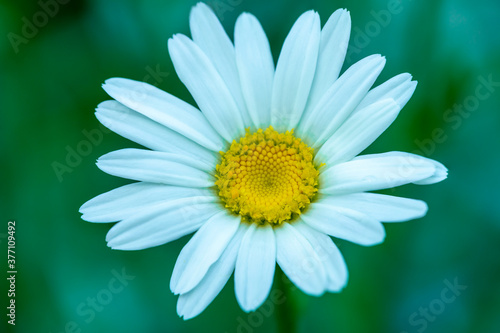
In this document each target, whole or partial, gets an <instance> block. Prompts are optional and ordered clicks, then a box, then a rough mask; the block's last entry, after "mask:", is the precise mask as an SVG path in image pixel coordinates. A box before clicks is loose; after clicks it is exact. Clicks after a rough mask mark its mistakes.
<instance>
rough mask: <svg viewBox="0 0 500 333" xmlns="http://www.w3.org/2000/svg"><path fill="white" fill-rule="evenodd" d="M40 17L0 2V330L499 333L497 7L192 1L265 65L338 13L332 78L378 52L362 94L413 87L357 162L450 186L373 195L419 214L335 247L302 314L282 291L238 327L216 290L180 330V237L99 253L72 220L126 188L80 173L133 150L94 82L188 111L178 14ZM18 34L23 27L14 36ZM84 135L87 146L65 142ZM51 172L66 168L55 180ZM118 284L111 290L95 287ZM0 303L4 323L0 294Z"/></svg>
mask: <svg viewBox="0 0 500 333" xmlns="http://www.w3.org/2000/svg"><path fill="white" fill-rule="evenodd" d="M63 2H64V4H63ZM47 3H54V1H49V0H45V1H44V0H42V1H41V2H37V1H16V2H14V1H7V0H2V1H1V2H0V27H1V31H2V32H1V34H2V36H3V37H2V43H1V47H0V64H1V66H2V67H1V71H0V88H1V89H0V106H1V112H0V129H1V130H0V135H1V141H0V153H1V156H2V163H1V164H0V171H1V177H2V187H1V188H2V190H1V197H0V212H1V229H0V242H1V243H0V247H1V249H2V250H1V251H2V252H3V253H5V255H4V254H2V255H0V257H1V258H3V259H2V260H1V261H2V263H1V267H2V274H4V275H3V276H5V272H6V270H7V268H6V265H7V262H6V252H7V239H6V237H7V221H9V220H15V221H16V222H17V229H16V231H17V233H16V239H17V246H16V249H17V253H16V255H17V258H16V260H17V270H18V274H17V285H16V305H17V307H16V309H17V318H16V326H15V329H14V330H13V327H11V326H10V325H7V323H6V316H5V314H4V313H2V317H1V318H2V320H1V324H0V331H2V332H4V331H9V330H10V331H15V332H53V333H56V332H57V333H59V332H105V331H108V332H200V331H208V332H222V333H223V332H246V333H250V332H274V331H276V330H277V329H278V327H279V320H283V318H286V316H287V315H289V316H290V317H293V321H294V322H295V323H296V326H297V331H298V332H336V333H343V332H384V333H386V332H397V333H402V332H407V333H413V332H429V333H431V332H456V333H462V332H481V333H483V332H484V333H496V332H500V203H499V198H500V196H499V194H498V193H499V191H498V189H499V188H500V177H499V165H500V154H499V151H500V150H499V148H500V113H499V106H500V103H499V102H500V62H499V56H500V18H499V15H500V2H498V1H496V0H495V1H493V0H490V1H489V0H476V1H466V0H447V1H411V0H401V1H398V0H371V1H369V0H365V1H354V2H353V1H347V0H342V1H341V0H338V1H334V0H329V1H327V0H323V1H320V0H318V1H296V0H294V1H285V0H277V1H269V0H268V1H264V0H252V1H250V0H213V1H210V2H209V4H210V5H211V6H212V7H213V8H215V10H216V12H217V14H218V16H219V18H220V19H221V20H222V23H223V25H224V26H225V27H226V30H227V31H228V32H229V34H230V36H232V32H233V27H234V22H235V20H236V17H237V16H238V15H239V14H240V13H241V12H243V11H248V12H251V13H253V14H255V15H256V16H257V17H258V18H259V20H260V21H261V23H262V25H263V27H264V29H265V30H266V32H267V34H268V36H269V39H270V42H271V46H272V51H273V54H274V56H275V59H276V58H277V56H278V54H279V51H280V48H281V45H282V42H283V40H284V38H285V36H286V35H287V33H288V31H289V29H290V27H291V26H292V24H293V22H294V21H295V19H296V18H297V17H298V16H299V15H300V14H301V13H302V12H304V11H305V10H308V9H311V8H312V9H315V10H317V11H318V12H319V13H320V15H321V18H322V22H323V23H324V22H325V21H326V20H327V18H328V16H329V15H330V14H331V13H332V12H333V11H334V10H336V9H337V8H341V7H344V8H348V9H349V10H350V12H351V17H352V21H353V31H352V34H351V45H350V51H349V53H348V57H347V58H348V59H347V61H346V64H345V66H344V69H345V68H346V67H347V66H348V65H350V64H352V63H353V62H355V61H357V60H359V59H361V58H363V57H365V56H367V55H370V54H372V53H381V54H383V55H385V56H386V57H387V65H386V67H385V69H384V71H383V73H382V75H381V76H380V78H379V80H378V81H377V84H378V83H380V82H383V81H384V80H386V79H388V78H390V77H392V76H394V75H396V74H398V73H402V72H409V73H411V74H412V75H413V76H414V78H415V79H416V80H418V81H419V85H418V87H417V90H416V93H415V94H414V95H413V98H412V99H411V101H410V102H409V103H408V105H407V106H406V107H405V108H404V110H403V112H402V113H401V115H400V116H399V118H398V119H397V120H396V122H395V123H394V124H393V126H392V127H391V128H390V129H389V130H388V131H387V132H386V133H384V134H383V135H382V136H381V137H380V138H379V139H378V140H377V141H376V142H375V143H374V144H373V145H372V146H371V147H370V148H369V149H368V151H369V152H384V151H390V150H401V151H410V152H417V153H420V154H421V155H425V156H428V157H431V158H434V159H437V160H439V161H441V162H443V163H444V164H445V165H446V166H447V167H448V168H449V170H450V175H449V178H448V180H446V181H445V182H442V183H440V184H437V185H433V186H422V187H420V186H417V185H407V186H404V187H401V188H397V189H394V190H390V191H386V193H390V194H394V195H399V196H407V197H412V198H419V199H422V200H425V201H426V202H428V204H429V208H430V209H429V213H428V214H427V216H425V217H424V218H422V219H420V220H416V221H413V222H409V223H406V224H390V225H386V230H387V238H386V241H385V242H384V243H383V244H381V245H378V246H375V247H372V248H365V247H362V246H358V245H354V244H350V243H347V242H340V241H339V242H338V245H339V247H340V248H341V251H342V252H343V254H344V256H345V259H346V262H347V265H348V268H349V273H350V278H349V283H348V285H347V287H346V289H345V290H344V291H343V292H342V293H340V294H326V295H324V296H322V297H320V298H315V297H309V296H306V295H304V294H302V293H301V292H298V291H294V290H291V291H289V293H288V294H287V296H286V297H287V302H288V303H287V304H289V305H291V310H290V309H288V310H287V309H286V308H285V309H278V308H275V307H278V305H277V304H274V303H272V302H267V303H266V307H265V308H262V309H260V310H258V311H257V312H256V313H255V314H253V315H249V314H246V313H244V312H242V311H241V310H240V308H239V307H238V305H237V303H236V300H235V297H234V291H233V282H232V280H230V282H229V283H228V285H227V286H226V287H225V288H224V290H223V291H222V292H221V294H220V295H219V296H218V297H217V299H216V300H215V301H214V302H213V303H212V305H210V306H209V307H208V309H207V310H206V311H205V312H203V313H202V314H201V315H200V316H199V317H197V318H195V319H193V320H190V321H187V322H185V321H183V320H182V319H180V318H179V317H178V316H177V314H176V310H175V305H176V299H177V297H176V296H174V295H172V294H171V292H170V290H169V279H170V275H171V272H172V269H173V266H174V263H175V260H176V257H177V254H178V253H179V251H180V249H181V248H182V246H183V245H184V244H185V243H186V241H187V239H188V237H185V238H182V239H180V240H178V241H175V242H173V243H170V244H167V245H163V246H160V247H157V248H153V249H148V250H144V251H137V252H121V251H114V250H111V249H109V248H107V247H106V243H105V240H104V237H105V234H106V232H107V230H108V229H109V227H110V225H109V224H90V223H86V222H84V221H82V220H81V219H80V214H79V213H78V208H79V207H80V205H81V204H82V203H84V202H85V201H87V200H88V199H90V198H92V197H94V196H96V195H97V194H100V193H102V192H105V191H108V190H110V189H113V188H115V187H117V186H120V185H123V184H126V183H128V181H127V180H123V179H119V178H116V177H112V176H109V175H106V174H104V173H103V172H101V171H99V170H98V169H97V167H96V166H95V160H96V159H97V158H98V157H99V156H101V155H103V154H105V153H107V152H110V151H112V150H116V149H120V148H125V147H136V146H137V145H135V144H133V143H131V142H128V141H127V140H126V139H123V138H121V137H119V136H118V135H116V134H113V133H109V132H104V131H103V130H102V127H100V125H99V123H98V121H97V120H96V118H95V117H94V115H93V109H94V108H95V107H96V106H97V104H98V103H99V102H101V101H103V100H106V99H108V96H106V94H105V92H104V91H103V90H102V89H101V87H100V85H101V83H102V82H103V81H104V80H105V79H107V78H109V77H126V78H132V79H136V80H146V81H148V82H150V83H154V84H155V85H157V86H158V87H160V88H161V89H164V90H167V91H169V92H171V93H173V94H174V95H176V96H178V97H180V98H182V99H185V100H187V101H189V102H193V100H192V98H191V97H190V96H189V94H188V92H187V90H186V89H185V88H184V87H183V86H182V84H181V83H180V81H179V80H178V78H177V76H176V74H175V71H174V69H173V66H172V63H171V61H170V58H169V56H168V52H167V47H166V45H167V40H168V38H169V37H170V36H172V35H173V34H175V33H184V34H189V31H188V17H189V10H190V8H191V6H192V5H194V4H195V1H180V0H176V1H159V0H157V1H155V0H149V1H132V0H127V1H124V0H111V1H110V0H106V1H105V0H93V1H92V0H87V1H83V0H69V1H68V0H59V2H57V3H58V8H55V7H50V6H49V7H47V6H48V5H46V4H47ZM44 7H45V8H46V9H43V8H44ZM47 8H48V9H47ZM51 8H52V9H51ZM56 9H57V10H56ZM44 11H45V12H46V11H49V12H53V14H54V15H53V17H48V16H47V15H46V14H45V15H44V14H43V12H44ZM40 13H42V14H40ZM384 14H385V15H384ZM44 17H45V18H47V17H48V19H47V20H44ZM26 21H29V22H32V23H33V22H35V23H37V25H39V27H36V26H35V27H34V28H35V29H31V30H29V28H26V27H25V26H26V24H27V23H26ZM23 29H24V31H23ZM23 34H24V35H23ZM16 36H17V37H16ZM27 37H29V38H27ZM154 73H156V74H154ZM488 81H490V83H488ZM485 82H486V83H485ZM85 133H94V134H95V135H96V138H98V140H97V139H96V141H95V142H94V143H92V144H91V145H90V146H89V145H88V144H87V145H86V144H85V143H82V142H85V141H87V137H86V134H85ZM96 133H100V135H101V136H102V139H99V135H98V134H96ZM85 148H87V151H86V153H85V155H86V156H81V160H78V159H77V160H73V161H72V162H71V166H70V165H68V162H67V161H66V158H67V155H68V150H76V149H84V150H85ZM55 162H56V164H54V163H55ZM57 163H60V165H66V166H67V167H68V168H67V169H65V172H63V173H62V174H61V173H60V174H59V176H58V175H57V173H56V171H55V170H54V167H55V165H58V166H59V167H60V165H59V164H57ZM124 272H125V273H126V275H127V276H129V277H128V279H125V280H124V281H123V282H122V283H121V284H120V283H116V284H114V285H110V282H113V281H115V280H113V278H114V276H115V275H116V274H118V275H120V274H122V273H124ZM454 283H458V284H459V285H461V286H465V287H466V288H465V287H461V288H462V289H461V290H456V291H455V295H454V294H453V293H450V292H449V291H447V290H448V289H447V288H449V287H448V285H449V284H452V285H453V284H454ZM275 286H276V288H278V289H280V288H281V289H282V288H284V287H283V286H282V285H280V284H278V283H277V281H275ZM0 288H1V290H0V294H1V295H2V296H1V299H2V304H1V308H2V309H4V310H2V311H3V312H5V313H6V312H7V310H5V309H6V306H7V302H8V298H7V295H6V294H7V289H8V284H7V280H6V279H5V278H2V281H1V282H0ZM464 288H465V289H464ZM281 289H280V290H281ZM111 291H112V292H111ZM452 296H455V297H452ZM96 297H100V300H101V303H99V304H97V307H96V310H92V307H91V306H90V305H89V304H88V302H89V299H92V298H96ZM450 298H452V299H450ZM426 309H427V310H426ZM288 311H290V312H288ZM425 311H427V314H425ZM279 318H281V319H279Z"/></svg>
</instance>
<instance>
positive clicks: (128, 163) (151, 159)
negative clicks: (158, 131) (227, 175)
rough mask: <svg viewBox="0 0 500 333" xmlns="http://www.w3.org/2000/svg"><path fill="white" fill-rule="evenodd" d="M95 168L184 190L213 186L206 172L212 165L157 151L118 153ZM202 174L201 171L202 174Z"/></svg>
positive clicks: (211, 179)
mask: <svg viewBox="0 0 500 333" xmlns="http://www.w3.org/2000/svg"><path fill="white" fill-rule="evenodd" d="M97 166H98V167H99V169H101V170H102V171H104V172H106V173H109V174H110V175H113V176H118V177H122V178H128V179H133V180H139V181H143V182H152V183H161V184H168V185H177V186H186V187H211V186H214V179H213V176H212V175H210V174H209V173H207V172H209V170H211V169H214V168H215V165H212V166H210V165H208V164H206V163H205V162H203V161H196V160H195V159H193V158H191V157H189V156H182V155H177V154H171V153H164V152H159V151H148V150H141V149H133V148H128V149H121V150H117V151H113V152H111V153H108V154H106V155H103V156H101V157H100V158H99V159H98V160H97ZM203 170H204V171H203Z"/></svg>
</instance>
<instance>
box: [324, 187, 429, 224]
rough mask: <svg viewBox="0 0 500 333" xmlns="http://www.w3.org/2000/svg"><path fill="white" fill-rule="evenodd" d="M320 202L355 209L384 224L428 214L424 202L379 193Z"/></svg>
mask: <svg viewBox="0 0 500 333" xmlns="http://www.w3.org/2000/svg"><path fill="white" fill-rule="evenodd" d="M318 202H320V203H325V204H328V205H330V206H337V207H345V208H349V209H353V210H356V211H358V212H361V213H363V214H366V215H368V216H371V217H373V218H374V219H376V220H378V221H382V222H403V221H408V220H413V219H418V218H420V217H422V216H424V215H425V214H426V213H427V204H426V203H425V202H424V201H421V200H415V199H408V198H400V197H394V196H392V195H385V194H377V193H353V194H346V195H340V196H327V197H325V198H322V199H321V201H319V200H318Z"/></svg>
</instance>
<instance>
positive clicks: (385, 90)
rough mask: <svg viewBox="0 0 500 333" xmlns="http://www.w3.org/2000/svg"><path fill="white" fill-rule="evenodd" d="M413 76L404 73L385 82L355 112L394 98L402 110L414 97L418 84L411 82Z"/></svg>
mask: <svg viewBox="0 0 500 333" xmlns="http://www.w3.org/2000/svg"><path fill="white" fill-rule="evenodd" d="M411 78H412V77H411V75H410V74H408V73H403V74H399V75H396V76H395V77H393V78H391V79H389V80H387V81H385V82H384V83H382V84H381V85H379V86H377V87H375V88H373V89H372V90H370V91H369V92H368V94H366V96H365V98H363V100H362V101H361V103H359V105H358V107H357V109H356V110H355V111H354V112H357V111H359V110H361V109H362V108H364V107H366V106H368V105H370V104H373V103H376V102H377V101H381V100H384V99H387V98H392V99H393V100H395V101H396V103H398V105H399V106H400V108H401V109H402V108H403V107H404V106H405V105H406V103H407V102H408V100H409V99H410V98H411V96H412V95H413V92H414V91H415V88H416V87H417V82H416V81H412V80H411Z"/></svg>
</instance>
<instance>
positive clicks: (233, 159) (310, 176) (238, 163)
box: [215, 126, 319, 225]
mask: <svg viewBox="0 0 500 333" xmlns="http://www.w3.org/2000/svg"><path fill="white" fill-rule="evenodd" d="M221 155H222V161H221V163H220V164H219V165H217V167H216V178H217V181H216V182H215V184H216V185H217V187H218V190H219V196H220V198H221V199H222V201H223V202H224V204H225V206H226V208H228V209H229V210H231V211H232V212H234V213H236V214H240V215H241V216H242V217H243V219H244V220H247V221H249V222H256V223H260V224H263V223H269V224H271V225H279V224H281V223H283V222H284V221H289V220H291V219H293V218H294V217H295V216H296V215H298V214H300V213H301V211H303V210H304V209H305V208H306V207H307V205H308V204H309V203H310V202H311V199H312V198H313V197H314V195H315V194H316V192H317V191H318V175H319V171H318V169H317V168H316V167H315V166H314V164H313V149H312V148H310V147H308V146H307V145H306V144H305V143H304V142H302V140H301V139H298V138H296V137H295V136H294V135H293V130H292V131H291V132H290V131H287V132H286V133H278V132H277V131H275V130H274V129H273V128H272V126H270V127H268V128H267V129H266V130H265V131H264V130H262V129H259V130H257V131H256V132H253V133H250V131H249V130H247V133H246V135H245V136H244V137H242V138H240V140H239V141H238V142H236V141H233V143H232V144H231V147H229V149H228V150H227V151H226V152H221Z"/></svg>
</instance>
